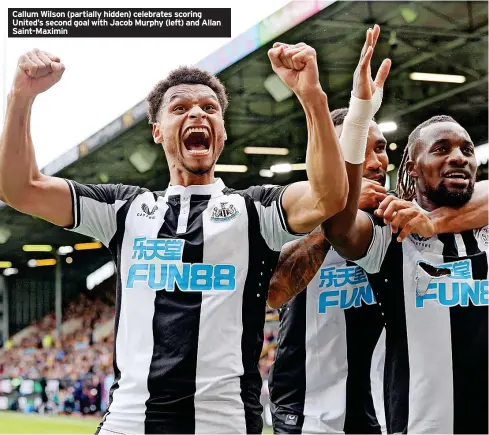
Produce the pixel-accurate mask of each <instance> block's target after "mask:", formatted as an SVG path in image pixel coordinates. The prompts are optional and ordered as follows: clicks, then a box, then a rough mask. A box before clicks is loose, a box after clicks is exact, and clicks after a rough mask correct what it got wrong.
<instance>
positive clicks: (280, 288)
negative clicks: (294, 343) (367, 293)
mask: <svg viewBox="0 0 489 435" xmlns="http://www.w3.org/2000/svg"><path fill="white" fill-rule="evenodd" d="M329 248H330V244H329V243H328V241H327V240H326V239H325V237H324V236H323V234H322V233H321V231H319V230H315V231H314V232H312V233H311V234H309V235H308V236H307V237H305V238H304V239H301V240H298V241H296V242H294V243H292V244H290V245H288V246H286V247H285V248H284V249H282V252H281V253H280V257H279V260H278V263H277V267H276V269H275V273H274V274H273V276H272V279H271V281H270V290H269V296H268V299H269V305H270V306H271V307H272V308H277V307H278V306H281V305H283V304H284V303H285V302H287V301H289V300H290V299H292V298H293V297H294V296H295V295H297V294H298V293H300V292H301V291H302V290H304V289H305V288H306V287H307V285H308V284H309V283H310V282H311V280H312V279H313V278H314V275H316V273H317V271H318V270H319V268H320V267H321V264H322V263H323V261H324V258H325V257H326V254H327V252H328V250H329Z"/></svg>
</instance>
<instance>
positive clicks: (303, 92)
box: [268, 42, 322, 97]
mask: <svg viewBox="0 0 489 435" xmlns="http://www.w3.org/2000/svg"><path fill="white" fill-rule="evenodd" d="M268 57H269V58H270V62H271V63H272V68H273V71H274V72H275V73H276V74H277V75H278V76H279V77H280V79H281V80H282V81H283V82H284V83H285V84H286V85H287V86H288V87H289V88H290V89H291V90H292V91H293V92H294V93H295V94H296V95H297V96H298V97H301V96H307V95H310V94H311V93H314V92H317V91H322V88H321V85H320V83H319V71H318V65H317V58H316V50H314V48H312V47H310V46H309V45H307V44H304V43H303V42H299V43H298V44H293V45H292V44H284V43H282V42H276V43H275V44H273V48H271V49H270V50H268Z"/></svg>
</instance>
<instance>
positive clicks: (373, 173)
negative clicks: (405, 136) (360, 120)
mask: <svg viewBox="0 0 489 435" xmlns="http://www.w3.org/2000/svg"><path fill="white" fill-rule="evenodd" d="M335 129H336V133H337V134H338V137H339V136H341V132H342V131H343V125H338V126H336V127H335ZM386 147H387V141H386V140H385V137H384V135H383V134H382V132H381V131H380V129H379V126H378V125H377V123H376V122H374V121H372V122H371V123H370V127H369V129H368V137H367V149H366V150H365V161H364V163H363V177H364V178H368V179H369V180H374V181H378V182H379V183H380V184H382V186H385V180H386V176H387V175H386V174H387V166H388V165H389V157H388V156H387V151H386Z"/></svg>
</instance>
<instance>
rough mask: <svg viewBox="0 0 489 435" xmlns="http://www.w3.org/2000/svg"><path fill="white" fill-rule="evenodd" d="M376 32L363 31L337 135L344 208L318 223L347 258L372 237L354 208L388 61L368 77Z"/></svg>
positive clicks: (354, 256) (363, 217)
mask: <svg viewBox="0 0 489 435" xmlns="http://www.w3.org/2000/svg"><path fill="white" fill-rule="evenodd" d="M379 32H380V28H379V27H378V26H375V27H374V29H373V30H371V29H369V30H368V31H367V36H366V40H365V44H364V46H363V49H362V52H361V55H360V60H359V62H358V66H357V68H356V70H355V73H354V75H353V90H352V98H351V100H350V107H349V109H348V114H347V116H346V118H345V121H344V123H343V132H342V134H341V138H340V144H341V148H342V151H343V154H344V156H345V161H346V164H345V165H346V171H347V174H348V184H349V192H348V198H347V203H346V207H345V209H344V210H343V211H341V212H340V213H338V214H336V215H335V216H333V217H331V218H330V219H328V220H326V221H325V222H324V223H323V224H322V230H323V232H324V235H325V236H326V238H327V239H328V241H329V242H330V243H331V245H332V246H333V247H334V248H335V249H336V250H337V251H338V252H339V253H340V254H341V255H342V256H343V257H345V258H347V259H350V260H357V259H359V258H361V257H363V256H364V255H365V253H366V252H367V250H368V247H369V246H370V242H371V240H372V237H373V226H372V221H371V219H370V218H369V217H368V216H367V215H366V214H365V213H363V212H362V211H359V210H358V209H359V201H360V193H361V190H362V175H363V161H364V160H365V149H366V146H367V136H368V129H369V127H370V122H371V120H372V117H373V115H374V114H375V112H376V111H377V110H378V109H379V107H380V102H381V95H382V90H383V86H384V83H385V80H386V79H387V76H388V74H389V70H390V65H391V63H390V60H389V59H386V60H385V61H384V62H383V63H382V65H381V67H380V68H379V71H378V73H377V77H376V78H375V80H373V79H372V77H371V71H370V61H371V58H372V55H373V50H374V47H375V44H376V42H377V39H378V37H379Z"/></svg>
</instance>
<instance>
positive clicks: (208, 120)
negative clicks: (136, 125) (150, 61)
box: [153, 84, 226, 175]
mask: <svg viewBox="0 0 489 435" xmlns="http://www.w3.org/2000/svg"><path fill="white" fill-rule="evenodd" d="M153 136H154V137H155V140H156V141H157V142H160V143H162V144H163V148H164V150H165V153H166V158H167V160H168V164H169V165H170V166H172V165H173V166H175V167H176V168H177V169H180V170H184V171H187V172H189V173H191V174H194V175H203V174H205V173H206V172H209V170H211V169H212V168H213V167H214V165H215V163H216V161H217V159H218V158H219V155H220V154H221V152H222V149H223V147H224V141H225V139H226V132H225V129H224V120H223V118H222V111H221V106H220V104H219V101H218V99H217V96H216V94H215V92H214V91H213V90H212V89H211V88H209V87H208V86H205V85H183V84H182V85H177V86H173V87H171V88H170V89H168V90H167V91H166V93H165V96H164V98H163V104H162V107H161V110H160V114H159V123H158V125H155V126H154V127H153Z"/></svg>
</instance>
